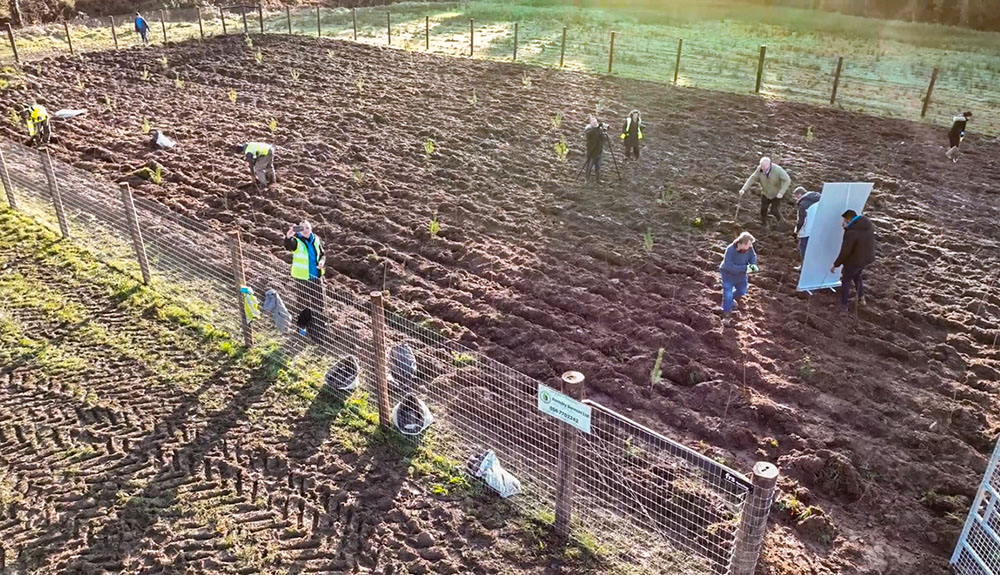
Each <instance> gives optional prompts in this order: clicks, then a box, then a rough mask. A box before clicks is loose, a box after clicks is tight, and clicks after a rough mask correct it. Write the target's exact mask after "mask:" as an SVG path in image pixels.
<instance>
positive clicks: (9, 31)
mask: <svg viewBox="0 0 1000 575" xmlns="http://www.w3.org/2000/svg"><path fill="white" fill-rule="evenodd" d="M7 37H8V38H10V50H11V52H13V53H14V63H15V64H20V63H21V58H20V57H19V56H18V55H17V42H15V41H14V29H13V28H11V27H10V22H8V23H7Z"/></svg>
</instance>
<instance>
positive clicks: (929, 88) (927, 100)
mask: <svg viewBox="0 0 1000 575" xmlns="http://www.w3.org/2000/svg"><path fill="white" fill-rule="evenodd" d="M937 77H938V69H937V68H934V71H933V72H931V83H930V85H929V86H927V95H926V96H924V105H923V107H921V108H920V117H921V118H923V117H924V116H926V115H927V107H928V106H930V105H931V93H933V92H934V83H935V82H937Z"/></svg>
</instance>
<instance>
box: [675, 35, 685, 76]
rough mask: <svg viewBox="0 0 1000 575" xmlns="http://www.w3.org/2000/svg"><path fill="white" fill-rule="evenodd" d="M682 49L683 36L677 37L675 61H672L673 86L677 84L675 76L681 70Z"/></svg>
mask: <svg viewBox="0 0 1000 575" xmlns="http://www.w3.org/2000/svg"><path fill="white" fill-rule="evenodd" d="M683 49H684V38H678V39H677V61H676V62H674V86H676V85H677V76H678V74H680V72H681V50H683Z"/></svg>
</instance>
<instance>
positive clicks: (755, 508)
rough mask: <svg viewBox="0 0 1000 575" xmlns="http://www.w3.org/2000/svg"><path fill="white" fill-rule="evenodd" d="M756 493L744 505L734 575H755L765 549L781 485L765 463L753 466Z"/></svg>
mask: <svg viewBox="0 0 1000 575" xmlns="http://www.w3.org/2000/svg"><path fill="white" fill-rule="evenodd" d="M752 482H753V491H751V492H750V493H749V495H748V496H747V497H748V498H747V501H746V502H745V503H744V504H743V516H742V518H740V526H739V529H738V530H737V532H736V549H735V550H734V551H733V575H753V572H754V568H755V567H756V566H757V558H758V557H760V549H761V547H762V546H763V545H764V532H765V531H766V528H767V515H768V513H769V512H770V511H771V504H772V503H774V490H775V487H776V485H777V483H778V468H777V467H775V466H774V465H773V464H771V463H768V462H766V461H760V462H758V463H757V464H756V465H754V466H753V480H752Z"/></svg>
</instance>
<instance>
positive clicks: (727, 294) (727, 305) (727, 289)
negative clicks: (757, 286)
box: [722, 276, 748, 313]
mask: <svg viewBox="0 0 1000 575" xmlns="http://www.w3.org/2000/svg"><path fill="white" fill-rule="evenodd" d="M747 286H748V282H747V276H743V277H742V278H740V279H738V280H736V281H735V282H730V281H729V280H727V279H726V277H725V276H722V311H724V312H726V313H729V312H731V311H733V295H734V293H733V292H735V296H736V297H743V296H745V295H747Z"/></svg>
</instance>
